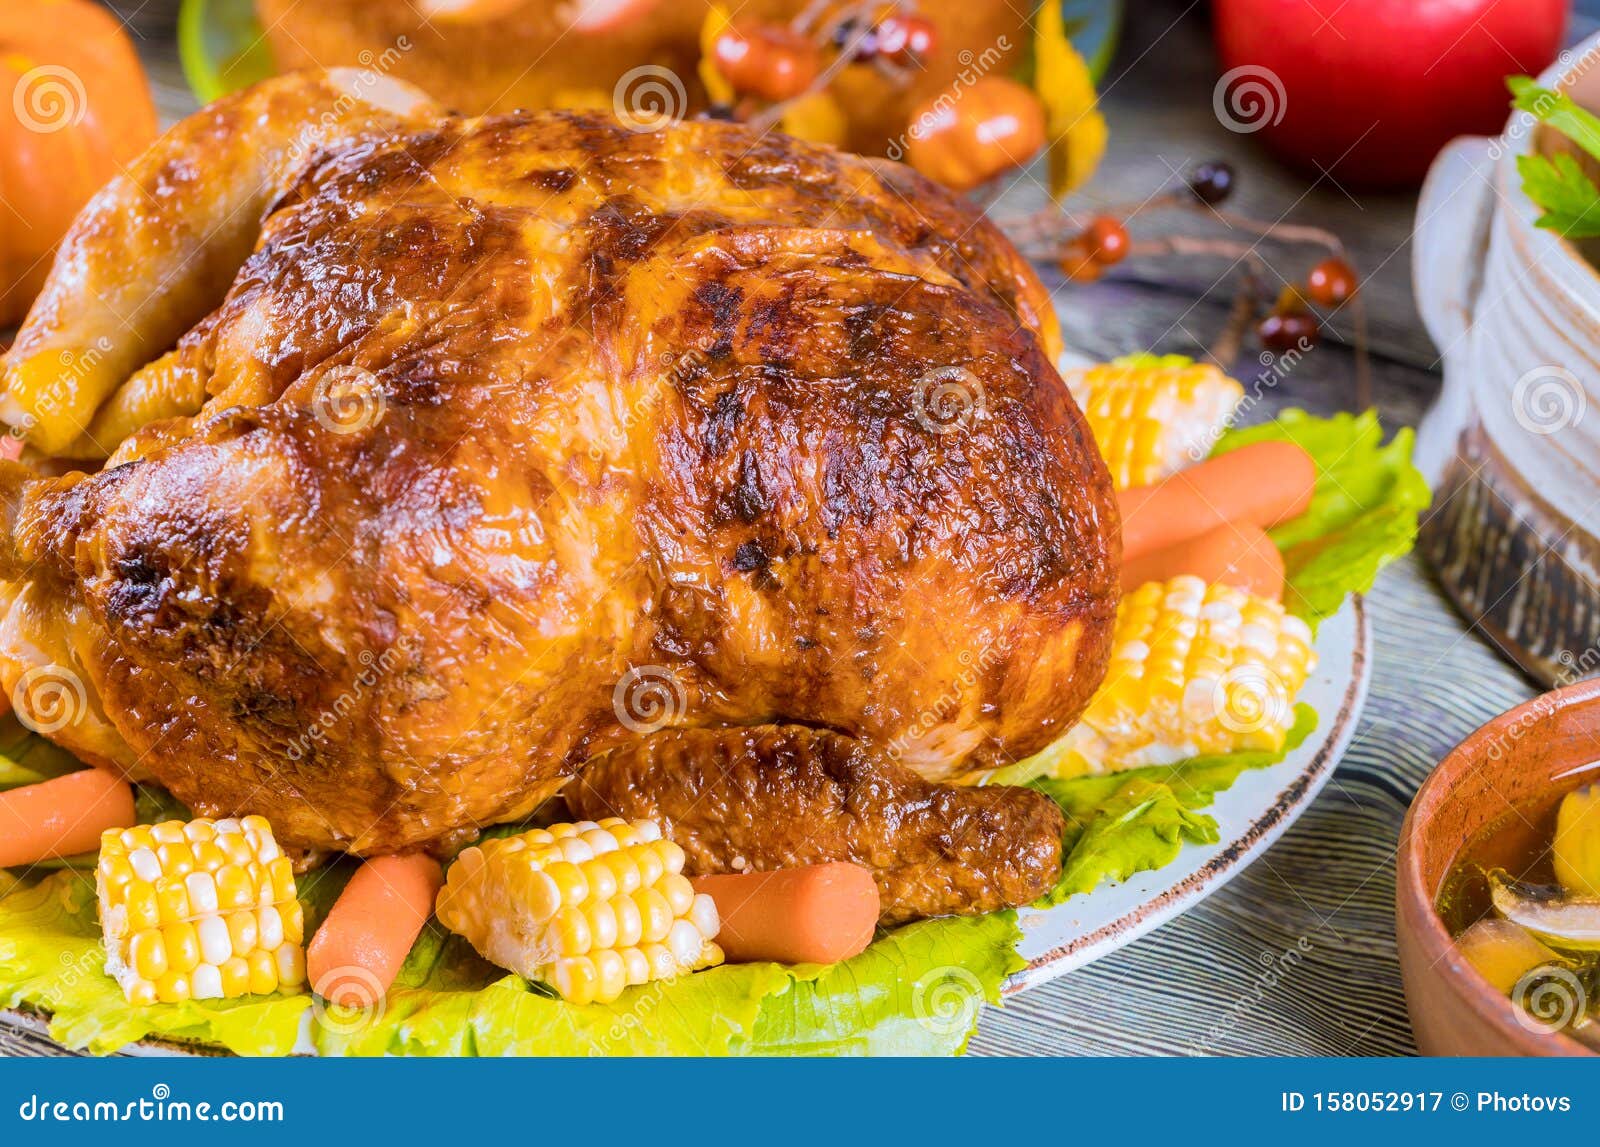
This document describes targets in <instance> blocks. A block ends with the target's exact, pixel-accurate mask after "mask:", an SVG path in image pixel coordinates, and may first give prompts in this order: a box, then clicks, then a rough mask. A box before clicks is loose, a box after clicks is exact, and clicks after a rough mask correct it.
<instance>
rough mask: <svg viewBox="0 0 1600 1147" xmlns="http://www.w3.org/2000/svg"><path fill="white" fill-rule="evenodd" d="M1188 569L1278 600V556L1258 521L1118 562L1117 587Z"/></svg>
mask: <svg viewBox="0 0 1600 1147" xmlns="http://www.w3.org/2000/svg"><path fill="white" fill-rule="evenodd" d="M1180 574H1192V575H1194V576H1195V577H1197V578H1200V579H1201V580H1202V581H1206V582H1210V583H1212V584H1215V585H1231V586H1234V587H1236V588H1238V589H1242V590H1244V591H1245V592H1246V593H1253V594H1255V595H1256V596H1257V597H1265V598H1270V599H1272V600H1273V601H1281V600H1282V599H1283V555H1282V554H1281V553H1279V552H1278V547H1277V546H1275V545H1273V544H1272V539H1271V538H1269V537H1267V533H1266V531H1265V530H1263V529H1262V528H1261V527H1260V526H1252V525H1251V524H1250V523H1249V522H1240V523H1238V524H1237V525H1232V524H1230V525H1226V526H1218V527H1217V528H1216V529H1214V530H1210V531H1208V532H1207V533H1204V534H1199V535H1197V536H1195V537H1192V538H1188V539H1186V540H1184V541H1181V542H1178V543H1176V544H1174V545H1170V546H1167V547H1166V548H1165V549H1160V550H1156V551H1155V552H1153V553H1148V554H1145V555H1143V556H1142V557H1137V558H1134V559H1133V560H1132V561H1128V562H1123V563H1122V591H1123V592H1124V593H1131V592H1133V591H1134V590H1136V589H1138V588H1139V587H1140V586H1142V585H1143V584H1144V583H1145V582H1147V581H1168V580H1170V579H1172V578H1175V577H1177V576H1178V575H1180Z"/></svg>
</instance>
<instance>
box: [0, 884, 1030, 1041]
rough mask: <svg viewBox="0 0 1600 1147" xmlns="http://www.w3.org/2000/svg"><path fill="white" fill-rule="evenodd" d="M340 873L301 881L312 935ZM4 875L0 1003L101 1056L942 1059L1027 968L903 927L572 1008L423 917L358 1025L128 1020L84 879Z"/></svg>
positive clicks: (1013, 935) (261, 1002)
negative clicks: (30, 1012)
mask: <svg viewBox="0 0 1600 1147" xmlns="http://www.w3.org/2000/svg"><path fill="white" fill-rule="evenodd" d="M351 867H352V866H350V865H348V864H344V863H340V864H335V865H331V866H329V867H327V868H325V869H321V870H319V871H317V872H315V873H312V874H311V875H309V876H307V877H305V878H303V880H302V882H301V888H300V894H301V899H302V901H303V902H304V903H305V905H306V920H307V928H308V930H309V929H311V928H314V927H315V926H316V924H317V922H318V921H320V919H321V918H322V917H323V916H324V915H325V914H326V911H327V908H328V906H329V905H330V904H331V903H332V902H333V900H334V899H335V898H336V897H337V895H338V892H339V890H340V889H341V888H342V887H343V885H344V882H345V880H346V879H347V878H348V875H349V872H350V871H351ZM0 878H3V879H0V1007H19V1006H28V1007H32V1008H35V1009H39V1010H42V1011H44V1012H47V1013H49V1014H50V1035H51V1038H53V1039H55V1040H57V1041H59V1042H60V1043H62V1044H64V1045H66V1046H68V1047H72V1048H87V1049H88V1050H90V1051H93V1052H96V1053H106V1052H112V1051H115V1050H117V1049H118V1048H121V1047H124V1046H126V1045H127V1044H129V1043H132V1042H134V1041H136V1040H139V1039H143V1038H145V1037H147V1036H154V1037H158V1038H168V1039H178V1040H190V1041H194V1042H196V1043H203V1044H211V1045H217V1046H221V1047H225V1048H227V1049H228V1050H230V1051H233V1052H236V1053H238V1054H240V1055H285V1054H288V1053H289V1052H291V1051H292V1050H295V1048H296V1046H297V1041H299V1040H300V1037H301V1033H302V1030H305V1031H306V1032H308V1033H309V1037H310V1041H311V1046H313V1047H314V1048H315V1049H316V1050H317V1051H318V1052H319V1053H321V1054H324V1055H383V1054H397V1055H507V1054H511V1055H794V1054H823V1053H830V1054H842V1053H868V1052H870V1053H872V1054H880V1055H952V1054H955V1053H957V1052H959V1051H961V1050H962V1049H963V1048H964V1047H965V1046H966V1042H967V1039H968V1038H969V1037H970V1035H971V1033H972V1030H973V1028H974V1026H975V1025H976V1023H977V1018H978V1011H979V1008H978V1002H979V1001H981V1000H990V1001H997V1000H998V999H999V991H1000V984H1001V983H1002V981H1004V979H1005V978H1006V976H1008V975H1009V974H1010V973H1011V972H1013V971H1015V970H1016V969H1017V968H1018V967H1020V966H1021V961H1020V960H1019V959H1018V958H1017V955H1016V943H1017V940H1018V939H1020V932H1019V931H1018V929H1017V925H1016V920H1015V915H1014V914H1013V913H1009V912H1002V913H995V914H992V915H989V916H979V917H959V918H954V917H952V918H945V919H939V920H923V921H919V922H917V923H915V924H909V925H906V926H905V927H903V928H899V929H896V930H894V931H892V932H888V933H886V934H884V935H882V936H880V937H879V938H878V939H877V940H876V941H875V942H874V943H873V944H872V946H871V947H869V948H868V949H867V950H866V951H865V952H863V953H862V954H861V955H859V956H856V957H855V958H853V959H851V960H846V961H844V962H843V963H840V964H838V965H835V966H832V967H793V968H791V967H783V966H780V965H777V964H741V965H727V966H724V967H720V968H713V969H710V970H708V971H704V972H698V973H696V974H694V975H691V976H681V977H679V978H678V979H676V980H672V981H666V982H662V983H657V984H647V985H644V986H642V987H639V988H633V989H630V990H629V991H628V992H626V993H624V995H623V996H622V997H621V998H620V999H618V1000H617V1001H615V1002H614V1003H611V1004H594V1005H589V1006H584V1007H577V1006H574V1005H571V1004H568V1003H566V1002H564V1001H562V1000H560V999H558V998H556V997H554V996H553V995H551V994H549V993H548V992H547V991H545V990H544V989H542V988H540V987H538V986H536V985H531V984H529V983H527V982H525V981H523V980H521V979H519V978H518V977H516V976H509V975H507V974H506V973H505V972H503V971H501V970H500V969H498V968H494V967H492V966H491V965H489V964H487V963H485V962H484V961H483V960H481V959H480V958H479V957H478V956H477V954H476V953H475V952H473V951H472V949H471V947H470V946H469V945H468V944H466V943H465V942H464V941H462V940H461V939H460V938H459V937H454V936H449V935H447V934H446V933H444V932H443V930H442V929H440V928H439V926H438V924H437V922H432V923H430V925H429V927H428V928H427V930H425V931H424V933H423V935H422V937H421V938H420V939H419V940H418V942H417V944H416V945H415V946H414V947H413V948H412V951H411V954H410V956H409V957H408V958H407V961H406V964H405V966H404V967H403V968H402V969H401V973H400V976H399V979H398V980H397V981H396V984H395V986H394V988H393V989H391V991H390V992H389V994H388V997H387V998H386V999H385V1001H384V1003H383V1005H382V1006H381V1007H380V1008H376V1009H373V1010H372V1011H371V1012H370V1013H361V1012H350V1011H346V1010H343V1009H339V1008H335V1007H327V1008H324V1006H323V1005H322V1004H321V1003H317V1004H316V1005H315V1006H313V1001H312V998H311V996H309V995H307V994H305V993H297V994H293V995H287V994H282V993H279V994H275V995H271V996H247V997H245V998H244V999H241V1000H207V1001H194V1000H191V1001H188V1002H186V1003H182V1004H164V1005H156V1006H153V1007H145V1008H135V1007H129V1006H128V1005H127V1004H126V1003H125V1002H124V1000H123V997H122V991H121V989H120V988H118V987H117V985H116V983H115V982H114V981H113V980H111V979H110V977H108V976H106V974H105V961H104V955H103V952H102V950H101V948H100V939H99V937H100V932H99V924H98V922H97V919H96V916H95V903H94V883H93V878H92V877H90V876H86V875H85V874H83V873H79V872H73V871H63V872H57V873H53V874H51V875H49V876H46V877H43V878H42V879H36V880H18V879H16V878H14V877H10V876H6V875H5V874H4V873H0ZM307 1013H310V1016H309V1018H308V1015H307Z"/></svg>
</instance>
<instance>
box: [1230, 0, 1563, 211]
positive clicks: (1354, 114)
mask: <svg viewBox="0 0 1600 1147" xmlns="http://www.w3.org/2000/svg"><path fill="white" fill-rule="evenodd" d="M1214 11H1215V29H1216V39H1217V51H1218V53H1219V55H1220V56H1221V61H1222V67H1223V69H1224V73H1225V74H1224V81H1225V82H1224V83H1221V84H1219V86H1218V89H1217V92H1216V101H1215V103H1216V108H1217V114H1218V116H1219V118H1221V119H1222V120H1223V123H1224V124H1225V125H1227V126H1229V127H1232V128H1234V129H1235V130H1240V131H1259V132H1260V133H1261V136H1262V138H1263V139H1264V140H1266V141H1267V143H1269V144H1270V145H1271V146H1272V147H1273V148H1274V149H1276V150H1277V151H1278V153H1279V154H1280V155H1282V156H1283V157H1284V158H1285V159H1286V160H1288V161H1289V162H1290V163H1292V164H1294V165H1295V166H1296V167H1299V168H1301V169H1302V170H1304V171H1306V172H1308V173H1310V174H1316V173H1317V171H1318V169H1319V168H1320V169H1322V170H1325V171H1328V172H1330V174H1332V175H1333V177H1334V178H1336V179H1338V180H1339V181H1340V182H1342V183H1346V184H1349V185H1358V186H1362V187H1399V186H1406V185H1409V184H1414V183H1416V182H1417V181H1418V180H1420V179H1421V178H1422V176H1423V175H1424V173H1426V171H1427V170H1428V164H1429V162H1430V161H1431V160H1432V159H1433V157H1434V155H1436V154H1437V153H1438V151H1439V149H1440V148H1441V147H1443V146H1444V145H1445V144H1446V143H1448V142H1449V141H1450V140H1451V139H1453V138H1455V137H1456V136H1458V135H1464V134H1468V133H1475V134H1483V135H1488V134H1493V133H1495V132H1497V131H1499V130H1500V128H1501V126H1502V125H1503V124H1504V123H1505V120H1506V116H1507V115H1508V114H1509V105H1508V99H1509V97H1508V96H1507V94H1506V89H1505V82H1504V81H1505V77H1506V76H1508V75H1514V74H1516V73H1519V72H1527V73H1536V72H1538V71H1540V70H1542V69H1543V68H1544V67H1545V66H1546V65H1548V64H1549V63H1550V62H1551V61H1552V60H1554V59H1555V57H1556V53H1557V52H1559V51H1560V50H1561V45H1562V43H1563V42H1564V40H1565V36H1566V25H1567V0H1214Z"/></svg>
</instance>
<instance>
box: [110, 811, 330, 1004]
mask: <svg viewBox="0 0 1600 1147" xmlns="http://www.w3.org/2000/svg"><path fill="white" fill-rule="evenodd" d="M97 877H98V881H97V883H98V895H99V906H100V919H101V924H102V929H103V932H104V943H105V947H106V970H107V972H108V973H109V974H111V975H112V976H113V977H115V978H116V980H117V982H118V983H119V984H120V985H121V986H122V989H123V994H124V996H125V997H126V998H127V1000H128V1002H129V1003H135V1004H149V1003H157V1002H159V1003H177V1002H181V1001H182V1000H186V999H191V998H196V999H216V998H233V997H236V996H241V995H245V994H247V993H249V992H270V991H274V990H276V988H277V987H278V985H279V983H280V982H282V983H283V984H286V985H294V984H298V983H301V982H303V981H304V964H305V953H304V950H303V948H302V947H301V942H302V941H303V939H304V932H305V916H304V910H303V909H302V908H301V906H300V902H299V901H298V900H297V899H296V898H295V887H294V873H293V871H292V869H291V868H290V867H289V860H288V858H287V857H285V856H284V855H283V850H282V849H280V848H279V847H278V845H277V842H276V840H274V839H273V837H272V831H271V829H270V828H269V827H268V826H267V823H266V821H264V820H262V819H261V818H260V817H245V818H244V819H243V820H240V821H234V820H219V821H210V820H206V819H203V818H201V819H197V820H192V821H188V822H184V821H166V822H163V823H162V824H157V825H138V826H135V827H134V828H130V829H121V830H110V831H107V832H106V833H105V834H104V835H103V836H102V838H101V848H100V860H99V868H98V871H97Z"/></svg>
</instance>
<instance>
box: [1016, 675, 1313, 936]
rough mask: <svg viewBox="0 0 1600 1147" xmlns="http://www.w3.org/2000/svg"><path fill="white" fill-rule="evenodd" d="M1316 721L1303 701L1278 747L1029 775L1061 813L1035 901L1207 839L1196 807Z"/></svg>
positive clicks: (1271, 761) (1159, 863)
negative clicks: (1045, 883)
mask: <svg viewBox="0 0 1600 1147" xmlns="http://www.w3.org/2000/svg"><path fill="white" fill-rule="evenodd" d="M1316 727H1317V715H1316V713H1315V711H1313V710H1312V708H1311V706H1309V705H1297V706H1295V721H1294V726H1293V728H1291V729H1290V730H1289V736H1288V738H1287V740H1286V741H1285V743H1284V747H1283V749H1282V750H1281V751H1279V752H1262V751H1250V752H1239V753H1226V754H1221V755H1217V756H1209V757H1195V758H1193V759H1191V760H1188V761H1183V762H1181V763H1179V764H1176V765H1153V766H1149V767H1146V768H1139V769H1128V770H1126V771H1125V772H1120V773H1101V774H1097V775H1094V776H1083V777H1072V778H1070V779H1067V780H1055V779H1050V778H1044V779H1040V780H1035V781H1031V782H1030V783H1029V787H1030V788H1034V789H1038V790H1039V791H1040V792H1042V793H1044V794H1045V795H1046V796H1048V797H1049V798H1050V799H1051V800H1053V801H1055V802H1056V804H1058V805H1060V806H1061V811H1062V813H1063V814H1064V815H1065V817H1066V820H1067V827H1066V831H1065V833H1064V834H1063V837H1062V842H1061V845H1062V847H1061V854H1062V856H1063V858H1064V859H1063V861H1062V865H1061V875H1060V877H1059V878H1058V879H1057V880H1056V884H1055V887H1054V888H1052V889H1051V890H1050V891H1049V892H1048V893H1046V894H1045V896H1044V897H1043V898H1042V899H1040V900H1039V901H1038V902H1037V903H1036V904H1035V905H1034V907H1036V908H1048V907H1051V906H1053V905H1056V904H1060V903H1062V902H1063V901H1065V900H1067V899H1068V898H1069V897H1072V896H1076V895H1078V894H1079V893H1082V892H1089V891H1092V890H1093V889H1095V888H1097V887H1099V886H1100V884H1102V883H1103V882H1105V881H1107V880H1126V879H1128V877H1130V876H1132V875H1133V874H1134V873H1136V872H1147V871H1151V870H1153V869H1157V868H1164V867H1166V866H1167V865H1168V864H1171V863H1172V861H1173V859H1174V858H1175V857H1176V856H1177V855H1178V852H1179V850H1180V849H1181V848H1182V847H1183V845H1184V843H1185V842H1188V843H1192V844H1211V843H1214V842H1215V841H1216V840H1217V839H1218V833H1217V822H1216V821H1215V820H1214V819H1213V818H1212V817H1210V816H1208V815H1207V814H1205V813H1203V812H1200V811H1199V810H1201V809H1203V808H1206V807H1207V806H1208V805H1210V804H1211V802H1212V800H1213V799H1214V798H1215V796H1216V794H1217V793H1219V792H1222V791H1223V790H1225V789H1227V788H1229V787H1230V786H1231V785H1232V784H1233V782H1234V781H1236V780H1237V779H1238V778H1239V774H1240V773H1242V772H1244V771H1245V770H1246V769H1260V768H1265V767H1266V766H1268V765H1275V764H1277V763H1278V762H1279V761H1281V760H1283V758H1284V757H1285V756H1287V755H1288V754H1289V753H1290V752H1291V751H1292V750H1294V749H1296V748H1298V747H1299V746H1300V745H1301V744H1302V743H1304V741H1305V739H1306V738H1307V737H1309V736H1310V735H1311V733H1312V731H1313V730H1314V729H1315V728H1316Z"/></svg>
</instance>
